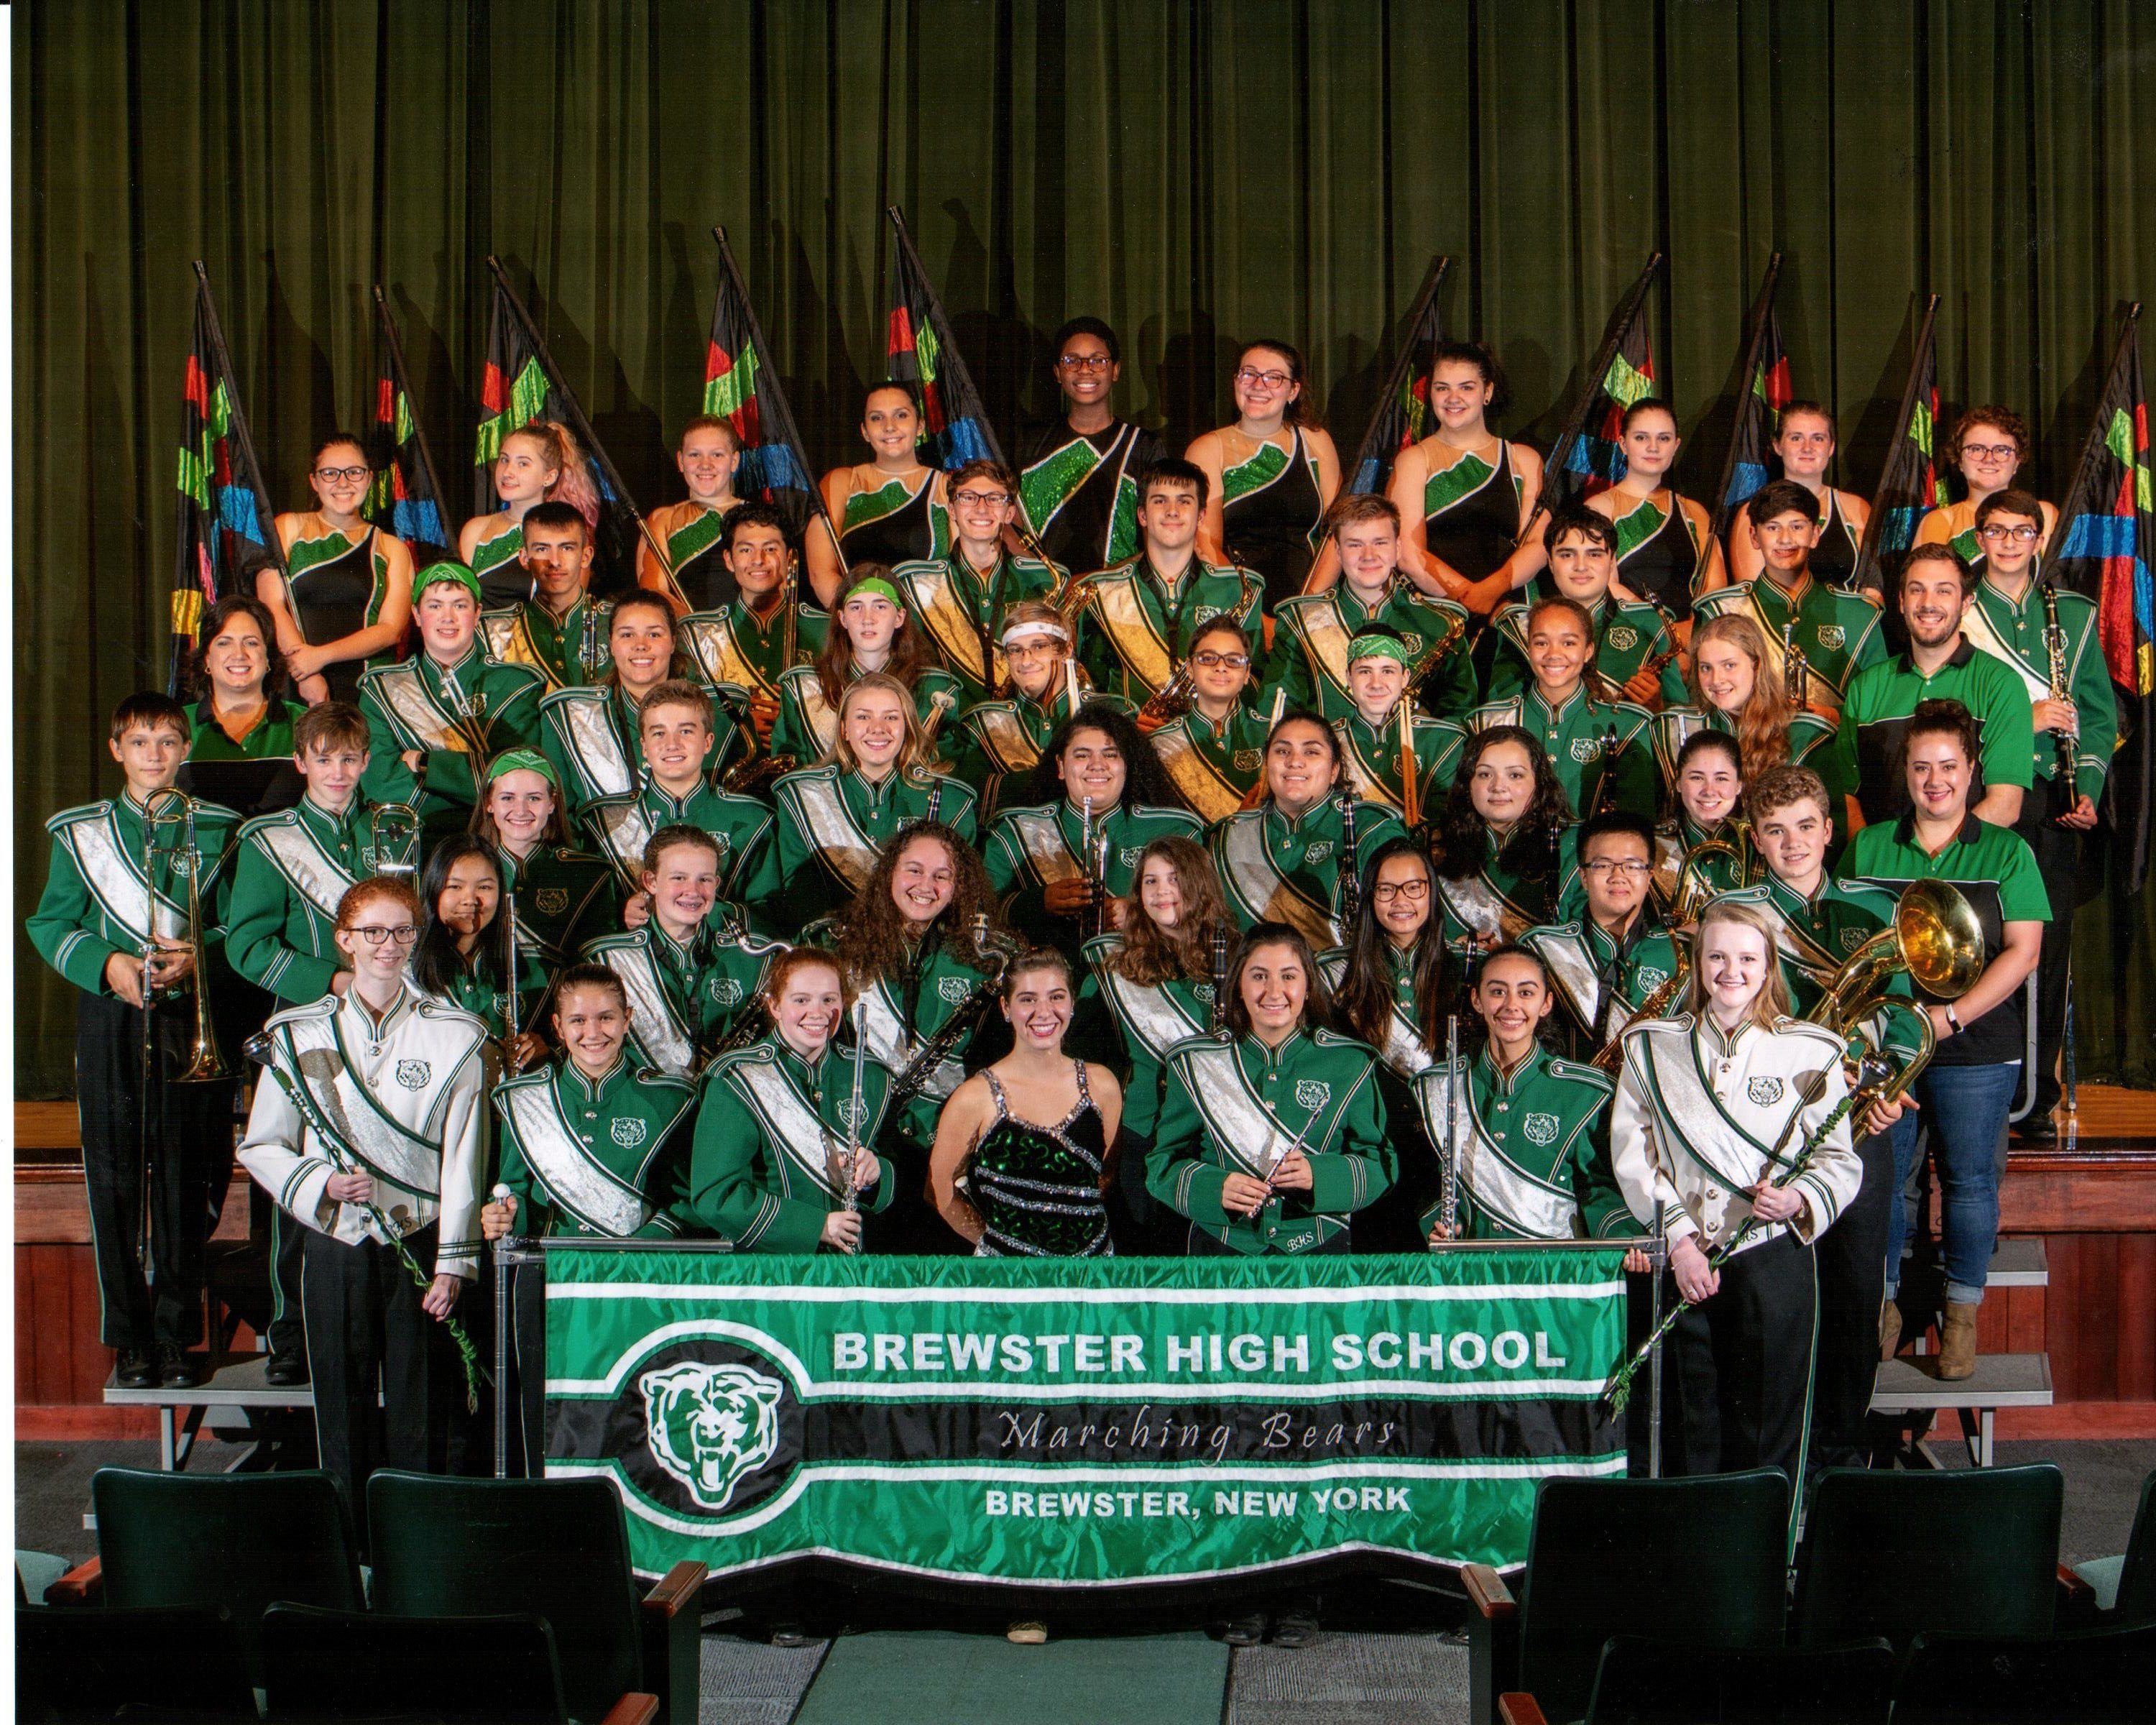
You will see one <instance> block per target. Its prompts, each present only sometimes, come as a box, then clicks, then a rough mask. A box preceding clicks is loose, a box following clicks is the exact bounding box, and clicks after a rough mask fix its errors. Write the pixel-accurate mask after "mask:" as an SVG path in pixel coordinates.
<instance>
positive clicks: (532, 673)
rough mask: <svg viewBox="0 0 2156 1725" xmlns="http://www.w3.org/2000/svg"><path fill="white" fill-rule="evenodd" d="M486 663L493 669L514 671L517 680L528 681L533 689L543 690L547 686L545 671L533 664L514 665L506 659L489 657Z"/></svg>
mask: <svg viewBox="0 0 2156 1725" xmlns="http://www.w3.org/2000/svg"><path fill="white" fill-rule="evenodd" d="M487 665H488V668H489V669H490V670H506V671H515V672H516V680H517V681H519V682H520V683H528V684H530V685H531V686H532V687H533V688H535V689H539V690H542V691H543V690H544V689H545V688H546V686H547V673H546V672H544V671H542V670H540V669H539V668H538V666H536V665H514V664H511V662H510V661H509V660H506V659H490V660H487Z"/></svg>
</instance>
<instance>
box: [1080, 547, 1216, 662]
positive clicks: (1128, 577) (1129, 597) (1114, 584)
mask: <svg viewBox="0 0 2156 1725" xmlns="http://www.w3.org/2000/svg"><path fill="white" fill-rule="evenodd" d="M1198 574H1199V566H1198V565H1197V564H1196V563H1194V562H1193V564H1191V566H1190V568H1189V570H1188V572H1186V573H1185V574H1184V576H1183V579H1184V580H1186V581H1195V580H1196V579H1197V578H1198ZM1138 581H1139V575H1138V572H1137V570H1136V569H1134V568H1133V569H1130V570H1127V571H1126V572H1123V573H1122V574H1121V575H1118V576H1114V577H1111V578H1108V579H1106V580H1101V581H1096V582H1095V583H1093V584H1092V594H1093V610H1094V613H1095V614H1096V616H1098V617H1099V618H1100V619H1101V627H1102V628H1103V629H1106V631H1107V633H1108V644H1109V645H1111V647H1113V648H1114V649H1116V657H1117V658H1118V659H1120V660H1122V661H1123V665H1124V667H1125V668H1126V669H1127V670H1128V671H1129V672H1130V674H1131V675H1132V676H1133V677H1135V678H1136V679H1137V680H1138V681H1139V682H1141V683H1142V684H1144V685H1145V686H1146V687H1147V689H1149V690H1151V691H1152V692H1153V693H1154V694H1156V695H1157V694H1158V693H1159V692H1160V691H1162V690H1163V689H1165V688H1166V687H1167V686H1168V681H1169V680H1170V679H1171V678H1173V676H1174V675H1175V652H1174V649H1173V645H1172V644H1170V643H1168V642H1166V641H1163V639H1161V638H1160V631H1159V630H1158V629H1155V628H1154V627H1153V622H1152V617H1151V615H1150V614H1148V613H1147V610H1146V608H1145V602H1144V600H1143V599H1142V598H1141V597H1140V595H1139V593H1138Z"/></svg>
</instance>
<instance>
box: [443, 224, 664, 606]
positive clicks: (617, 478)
mask: <svg viewBox="0 0 2156 1725" xmlns="http://www.w3.org/2000/svg"><path fill="white" fill-rule="evenodd" d="M486 267H487V268H488V270H490V271H492V272H493V275H494V285H495V286H496V287H498V288H500V290H501V291H502V294H503V296H504V297H505V298H506V299H507V300H508V301H509V309H510V310H511V311H513V312H515V313H516V321H518V322H519V323H521V324H522V325H523V326H524V333H525V334H526V336H530V337H531V348H532V351H533V352H535V353H536V354H537V355H538V356H539V363H540V364H541V365H542V366H544V367H546V368H547V377H548V379H549V380H550V381H551V382H552V383H553V384H554V386H555V387H556V388H558V389H559V390H560V391H561V392H562V403H564V405H566V406H567V408H568V410H569V418H571V420H572V421H573V422H574V424H575V425H576V429H577V436H579V437H581V438H582V439H583V440H584V447H585V448H586V449H588V450H589V451H590V452H591V457H592V459H593V461H595V462H596V463H598V469H599V471H600V472H601V473H602V474H603V475H605V477H606V481H607V483H608V485H612V486H613V490H614V495H615V496H617V497H618V498H619V499H620V500H621V506H622V507H623V508H624V509H625V510H627V511H629V519H630V520H631V521H634V522H635V523H636V531H638V532H639V533H640V534H642V535H643V536H644V543H645V544H646V545H648V546H649V547H651V554H652V556H654V557H656V558H658V559H659V567H660V568H662V569H664V568H665V567H667V562H666V552H665V548H664V547H661V546H660V543H659V541H658V540H657V539H656V538H655V537H654V536H653V534H652V531H651V524H650V523H649V522H648V521H645V520H644V511H642V510H640V509H639V508H638V507H637V506H636V500H635V499H634V497H632V496H630V495H629V487H628V486H627V485H624V484H623V483H622V478H621V475H619V473H617V472H616V471H615V470H614V465H613V462H612V461H611V460H610V459H608V456H607V452H606V451H605V450H604V449H602V448H600V447H599V440H598V435H597V434H595V433H594V432H593V430H592V422H591V421H590V420H588V419H587V418H585V417H584V409H583V403H580V402H579V401H577V392H576V391H575V390H573V389H572V388H569V380H568V379H567V377H564V376H563V375H562V368H561V367H559V366H557V365H556V364H555V363H554V356H553V355H552V353H551V352H548V351H547V338H546V337H545V336H542V335H541V334H540V333H539V326H538V325H537V324H536V323H534V322H532V321H531V313H530V312H529V311H526V309H525V305H524V301H523V300H521V299H520V298H519V297H518V296H517V292H516V289H515V288H513V287H511V285H509V277H508V275H507V274H506V272H505V271H504V270H503V269H502V267H501V259H499V258H497V257H495V254H493V253H492V252H489V253H488V254H486ZM442 525H443V526H444V528H446V527H447V526H449V523H448V522H446V521H444V523H443V524H442ZM636 584H637V583H636V570H635V569H634V567H631V568H630V570H629V585H630V586H631V587H634V586H635V585H636Z"/></svg>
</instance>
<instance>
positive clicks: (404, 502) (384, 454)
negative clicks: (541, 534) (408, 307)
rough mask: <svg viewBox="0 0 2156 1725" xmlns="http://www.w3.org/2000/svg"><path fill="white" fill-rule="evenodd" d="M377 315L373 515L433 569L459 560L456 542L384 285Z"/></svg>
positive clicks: (418, 563)
mask: <svg viewBox="0 0 2156 1725" xmlns="http://www.w3.org/2000/svg"><path fill="white" fill-rule="evenodd" d="M374 310H375V314H376V324H377V329H378V331H379V332H380V335H381V346H380V348H379V351H378V352H377V356H376V362H375V367H374V372H375V379H374V424H373V426H372V428H371V430H370V433H369V436H368V439H367V441H368V449H367V459H368V461H369V462H370V463H371V464H372V466H373V468H374V484H373V486H372V489H371V490H369V491H368V493H367V519H368V520H370V521H373V522H375V523H376V524H377V526H383V527H387V528H388V530H389V531H391V532H392V533H394V534H395V535H396V536H398V538H399V539H401V540H403V542H404V544H405V547H406V548H407V549H408V550H409V551H410V552H411V553H412V567H413V568H415V569H423V568H425V567H427V566H428V565H429V563H439V562H444V561H445V560H450V559H454V557H455V556H456V554H457V553H456V540H455V539H454V537H453V536H451V535H450V533H449V517H448V516H446V515H445V514H444V511H443V509H442V486H441V481H440V480H438V479H437V478H436V477H435V475H434V456H433V455H432V454H429V451H428V449H427V436H426V434H425V433H424V432H423V431H422V430H421V429H419V419H418V414H416V413H413V409H412V385H411V382H410V379H409V378H408V377H407V375H406V373H405V370H404V347H403V343H402V342H401V341H398V339H397V320H396V319H394V318H393V317H392V316H390V315H389V303H388V300H386V299H384V298H383V297H382V289H381V287H380V286H379V285H377V286H376V288H375V290H374Z"/></svg>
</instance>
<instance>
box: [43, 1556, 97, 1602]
mask: <svg viewBox="0 0 2156 1725" xmlns="http://www.w3.org/2000/svg"><path fill="white" fill-rule="evenodd" d="M104 1597H105V1560H104V1559H103V1558H90V1560H89V1562H87V1563H77V1564H76V1565H75V1566H74V1568H72V1569H70V1570H69V1571H68V1573H67V1574H64V1575H63V1576H62V1577H60V1579H59V1580H58V1581H55V1582H54V1583H53V1584H52V1585H51V1586H49V1587H48V1588H47V1589H45V1603H46V1604H48V1605H95V1604H96V1603H97V1602H98V1601H99V1600H100V1599H103V1598H104Z"/></svg>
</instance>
